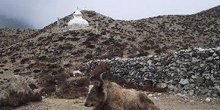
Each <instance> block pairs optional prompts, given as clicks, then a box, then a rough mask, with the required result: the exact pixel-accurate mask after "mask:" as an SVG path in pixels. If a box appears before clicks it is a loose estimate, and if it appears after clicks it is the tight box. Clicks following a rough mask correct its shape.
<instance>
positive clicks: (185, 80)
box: [179, 79, 189, 85]
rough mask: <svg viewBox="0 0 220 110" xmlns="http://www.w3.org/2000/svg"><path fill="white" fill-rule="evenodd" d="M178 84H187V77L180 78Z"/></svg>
mask: <svg viewBox="0 0 220 110" xmlns="http://www.w3.org/2000/svg"><path fill="white" fill-rule="evenodd" d="M179 84H181V85H187V84H189V79H181V80H180V81H179Z"/></svg>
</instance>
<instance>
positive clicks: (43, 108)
mask: <svg viewBox="0 0 220 110" xmlns="http://www.w3.org/2000/svg"><path fill="white" fill-rule="evenodd" d="M150 98H151V99H152V100H153V101H154V102H155V103H156V105H157V106H159V107H160V108H161V109H162V110H220V99H211V101H210V102H206V101H205V99H206V98H205V97H185V96H179V95H174V94H152V96H150ZM84 102H85V98H79V99H71V100H69V99H55V98H45V99H43V101H42V102H35V103H30V104H28V105H26V106H22V107H19V108H17V109H15V110H91V109H92V108H86V107H84V106H83V104H84Z"/></svg>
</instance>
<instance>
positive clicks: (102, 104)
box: [85, 69, 160, 110]
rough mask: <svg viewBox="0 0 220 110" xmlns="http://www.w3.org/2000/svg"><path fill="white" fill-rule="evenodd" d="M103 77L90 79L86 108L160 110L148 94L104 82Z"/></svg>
mask: <svg viewBox="0 0 220 110" xmlns="http://www.w3.org/2000/svg"><path fill="white" fill-rule="evenodd" d="M100 70H102V69H100ZM97 72H101V71H97ZM97 75H98V76H99V77H97ZM102 75H103V74H101V75H100V74H95V75H93V76H91V77H90V87H89V93H88V96H87V99H86V102H85V106H86V107H93V110H160V109H159V108H158V107H156V106H155V104H154V102H153V101H151V100H150V99H149V98H148V97H147V95H146V93H144V92H140V91H136V90H134V89H124V88H122V87H121V86H120V85H118V84H116V83H114V82H110V81H107V80H103V79H102Z"/></svg>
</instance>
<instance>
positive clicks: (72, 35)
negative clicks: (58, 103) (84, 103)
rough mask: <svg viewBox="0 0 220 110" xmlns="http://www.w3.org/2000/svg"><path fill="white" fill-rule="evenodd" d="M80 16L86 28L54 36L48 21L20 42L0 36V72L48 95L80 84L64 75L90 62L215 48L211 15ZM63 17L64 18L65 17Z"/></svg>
mask: <svg viewBox="0 0 220 110" xmlns="http://www.w3.org/2000/svg"><path fill="white" fill-rule="evenodd" d="M215 9H219V6H218V7H217V8H214V9H212V11H211V12H213V14H216V13H214V11H215ZM208 11H209V10H208ZM211 12H207V13H211ZM202 13H206V12H202ZM83 14H84V18H85V19H87V20H88V22H89V23H90V25H91V29H90V30H75V31H67V32H58V31H57V30H56V29H57V27H56V22H54V23H52V24H50V25H48V26H47V27H45V28H43V29H41V30H39V31H37V32H35V33H34V34H29V35H30V36H29V37H28V38H27V39H26V38H25V40H22V41H7V39H6V37H2V39H5V40H6V41H7V43H5V44H3V45H2V44H1V45H2V47H0V57H1V60H0V67H1V68H0V74H4V73H5V72H12V73H13V74H16V75H21V76H24V77H29V78H30V79H33V80H32V81H33V82H32V83H34V84H35V85H36V86H39V88H40V89H41V93H43V94H51V93H54V92H57V91H58V90H60V88H61V89H62V88H68V87H70V85H69V86H66V85H63V84H64V82H66V83H65V84H67V85H68V84H73V85H74V87H78V86H80V87H83V86H84V85H86V84H85V83H83V82H79V83H70V82H69V81H70V80H71V79H69V78H70V74H69V73H71V71H72V70H74V69H78V65H80V64H81V63H82V62H87V61H90V60H92V59H105V58H113V57H116V56H117V57H123V58H132V57H140V56H147V55H150V54H156V55H160V54H168V53H173V52H175V51H177V50H180V49H188V48H194V47H201V48H215V47H218V46H220V33H219V32H220V18H219V17H217V16H216V17H211V16H204V15H203V14H194V15H166V16H157V17H153V18H146V19H141V20H134V21H121V20H114V19H112V18H110V17H106V16H104V15H101V14H99V13H96V12H94V11H83ZM213 16H214V15H213ZM63 19H64V20H65V21H68V20H70V15H69V16H67V17H65V18H63ZM96 23H98V27H97V26H96ZM28 33H31V32H28ZM3 34H4V33H3ZM23 37H24V36H23ZM12 40H14V39H12ZM6 41H5V42H6ZM8 42H9V43H8ZM177 68H178V67H177ZM73 89H74V88H73ZM80 90H85V88H81V89H79V90H78V91H80ZM58 93H59V92H58ZM62 93H65V94H67V91H62V90H61V93H59V94H62ZM69 93H70V92H69ZM73 97H75V96H73Z"/></svg>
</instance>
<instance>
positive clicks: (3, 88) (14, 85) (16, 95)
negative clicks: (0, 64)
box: [0, 73, 41, 107]
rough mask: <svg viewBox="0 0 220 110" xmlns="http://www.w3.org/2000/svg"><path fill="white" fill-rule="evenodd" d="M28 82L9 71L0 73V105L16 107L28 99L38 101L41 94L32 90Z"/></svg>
mask: <svg viewBox="0 0 220 110" xmlns="http://www.w3.org/2000/svg"><path fill="white" fill-rule="evenodd" d="M29 84H30V83H29V82H28V81H27V80H26V79H25V78H23V77H21V76H19V75H13V74H11V73H7V74H1V75H0V107H2V106H11V107H17V106H20V105H24V104H26V103H28V102H30V101H40V100H41V96H40V95H39V94H38V93H36V92H34V91H33V90H32V89H31V88H30V86H29Z"/></svg>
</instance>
